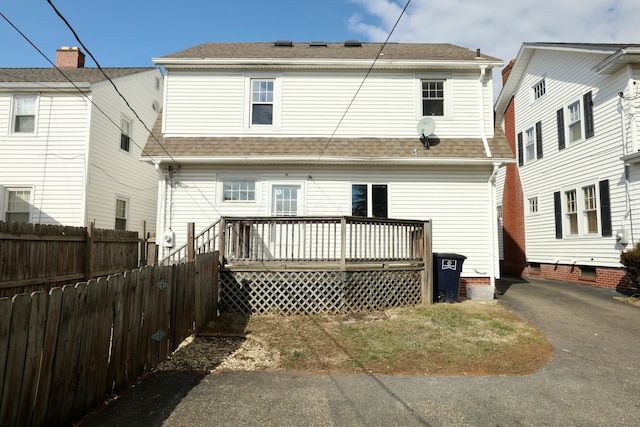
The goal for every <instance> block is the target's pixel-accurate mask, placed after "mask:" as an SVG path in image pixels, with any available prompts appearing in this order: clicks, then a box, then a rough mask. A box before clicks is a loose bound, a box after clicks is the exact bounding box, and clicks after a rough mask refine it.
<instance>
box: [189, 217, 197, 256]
mask: <svg viewBox="0 0 640 427" xmlns="http://www.w3.org/2000/svg"><path fill="white" fill-rule="evenodd" d="M195 235H196V224H195V223H194V222H189V223H187V261H193V260H194V259H195V258H196V247H195V246H196V242H195Z"/></svg>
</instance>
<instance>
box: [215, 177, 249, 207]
mask: <svg viewBox="0 0 640 427" xmlns="http://www.w3.org/2000/svg"><path fill="white" fill-rule="evenodd" d="M222 200H223V201H224V202H255V200H256V182H255V181H254V180H248V179H230V180H225V181H224V183H223V190H222Z"/></svg>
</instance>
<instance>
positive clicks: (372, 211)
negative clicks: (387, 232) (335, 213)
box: [351, 184, 388, 218]
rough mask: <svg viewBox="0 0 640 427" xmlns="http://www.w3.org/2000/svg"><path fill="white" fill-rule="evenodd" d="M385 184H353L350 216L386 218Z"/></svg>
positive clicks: (386, 197) (386, 196)
mask: <svg viewBox="0 0 640 427" xmlns="http://www.w3.org/2000/svg"><path fill="white" fill-rule="evenodd" d="M387 199H388V195H387V185H386V184H353V185H352V186H351V215H353V216H371V217H377V218H387V216H388V203H387Z"/></svg>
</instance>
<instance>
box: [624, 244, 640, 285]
mask: <svg viewBox="0 0 640 427" xmlns="http://www.w3.org/2000/svg"><path fill="white" fill-rule="evenodd" d="M620 263H621V264H622V265H624V266H625V268H626V269H627V274H628V275H629V280H630V281H631V286H633V287H637V286H638V282H640V243H637V244H636V246H635V247H634V248H633V249H629V250H628V251H624V252H622V253H621V254H620Z"/></svg>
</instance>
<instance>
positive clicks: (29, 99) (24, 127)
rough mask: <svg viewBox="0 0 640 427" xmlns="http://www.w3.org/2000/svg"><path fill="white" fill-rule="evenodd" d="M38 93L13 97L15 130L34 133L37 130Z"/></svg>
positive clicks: (15, 131) (16, 131)
mask: <svg viewBox="0 0 640 427" xmlns="http://www.w3.org/2000/svg"><path fill="white" fill-rule="evenodd" d="M37 103H38V96H37V95H15V96H14V97H13V132H14V133H34V132H35V130H36V106H37Z"/></svg>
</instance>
